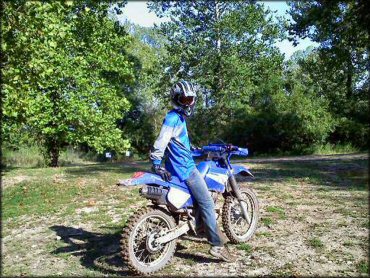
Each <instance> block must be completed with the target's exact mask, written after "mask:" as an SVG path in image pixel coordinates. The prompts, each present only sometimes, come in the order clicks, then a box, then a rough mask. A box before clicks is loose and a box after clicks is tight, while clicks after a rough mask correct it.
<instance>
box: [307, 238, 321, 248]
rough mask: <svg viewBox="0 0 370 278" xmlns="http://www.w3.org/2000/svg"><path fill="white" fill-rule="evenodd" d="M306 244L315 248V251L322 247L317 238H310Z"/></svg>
mask: <svg viewBox="0 0 370 278" xmlns="http://www.w3.org/2000/svg"><path fill="white" fill-rule="evenodd" d="M308 244H309V245H310V246H311V247H313V248H315V249H321V248H323V247H324V243H323V242H322V241H321V239H319V238H311V239H309V240H308Z"/></svg>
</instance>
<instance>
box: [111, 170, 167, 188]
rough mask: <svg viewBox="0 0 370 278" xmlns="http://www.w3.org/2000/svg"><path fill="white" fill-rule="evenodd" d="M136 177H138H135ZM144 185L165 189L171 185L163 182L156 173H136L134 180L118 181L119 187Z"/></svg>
mask: <svg viewBox="0 0 370 278" xmlns="http://www.w3.org/2000/svg"><path fill="white" fill-rule="evenodd" d="M135 175H136V176H137V177H135ZM142 184H158V185H162V186H165V187H168V186H169V183H168V182H166V181H164V180H162V178H161V177H160V176H159V175H157V174H154V173H144V172H141V173H140V172H139V173H135V174H134V175H133V177H132V178H129V179H124V180H120V181H118V183H117V185H123V186H136V185H142Z"/></svg>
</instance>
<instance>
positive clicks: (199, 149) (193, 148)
mask: <svg viewBox="0 0 370 278" xmlns="http://www.w3.org/2000/svg"><path fill="white" fill-rule="evenodd" d="M190 150H191V151H201V150H202V148H199V147H196V146H194V145H190Z"/></svg>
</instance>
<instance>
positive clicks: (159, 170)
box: [152, 165, 172, 181]
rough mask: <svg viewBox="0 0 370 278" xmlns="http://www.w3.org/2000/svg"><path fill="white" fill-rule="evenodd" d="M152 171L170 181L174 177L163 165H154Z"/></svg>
mask: <svg viewBox="0 0 370 278" xmlns="http://www.w3.org/2000/svg"><path fill="white" fill-rule="evenodd" d="M152 171H153V172H154V173H156V174H157V175H160V176H161V178H162V179H163V180H165V181H170V180H171V179H172V177H171V173H170V172H168V171H167V170H166V169H165V168H163V167H161V165H153V167H152Z"/></svg>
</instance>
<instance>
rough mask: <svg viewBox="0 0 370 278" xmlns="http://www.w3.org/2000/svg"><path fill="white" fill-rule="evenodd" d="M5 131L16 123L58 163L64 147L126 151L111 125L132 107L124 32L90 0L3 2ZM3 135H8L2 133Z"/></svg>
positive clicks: (101, 6)
mask: <svg viewBox="0 0 370 278" xmlns="http://www.w3.org/2000/svg"><path fill="white" fill-rule="evenodd" d="M3 8H4V16H3V18H2V19H3V22H2V33H3V41H2V45H1V48H2V52H3V53H4V57H3V60H2V66H3V94H4V103H3V120H4V123H5V124H4V126H3V133H5V132H8V131H9V129H10V127H11V126H12V125H13V124H14V123H18V124H19V123H22V125H23V126H24V128H25V129H26V130H28V131H30V132H31V133H32V134H33V135H34V136H35V137H36V138H37V139H38V141H39V142H41V144H42V145H43V146H44V150H45V154H46V156H47V157H49V158H51V162H50V165H51V166H57V164H58V157H59V152H60V150H61V148H63V147H64V146H65V145H66V144H79V143H86V144H88V145H89V146H91V147H92V148H94V149H95V150H96V151H98V152H103V151H104V150H105V149H107V148H109V149H114V150H116V151H118V152H120V151H123V150H125V149H126V148H127V147H128V146H129V140H128V138H127V137H126V138H122V133H121V131H120V130H119V129H118V128H117V120H119V119H122V117H123V115H124V114H123V113H125V111H127V110H128V109H129V107H130V103H129V101H128V100H127V99H126V97H125V93H126V91H125V85H129V84H131V83H132V82H133V80H134V76H133V67H132V63H131V62H130V61H129V60H128V58H127V55H126V52H125V47H126V45H127V43H128V42H129V37H128V35H127V33H126V32H125V31H124V29H123V28H121V27H120V26H119V25H118V23H116V22H114V21H112V20H111V19H109V18H108V16H107V13H108V4H101V3H96V2H93V1H91V2H90V1H75V2H72V1H66V2H59V1H57V2H33V1H15V2H5V3H4V4H3ZM4 135H5V137H6V136H9V134H8V135H7V134H4Z"/></svg>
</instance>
